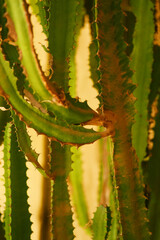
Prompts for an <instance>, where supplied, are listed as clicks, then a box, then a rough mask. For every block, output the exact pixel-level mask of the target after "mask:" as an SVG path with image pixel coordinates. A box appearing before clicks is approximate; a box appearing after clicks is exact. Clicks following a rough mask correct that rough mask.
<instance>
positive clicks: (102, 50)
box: [0, 0, 160, 240]
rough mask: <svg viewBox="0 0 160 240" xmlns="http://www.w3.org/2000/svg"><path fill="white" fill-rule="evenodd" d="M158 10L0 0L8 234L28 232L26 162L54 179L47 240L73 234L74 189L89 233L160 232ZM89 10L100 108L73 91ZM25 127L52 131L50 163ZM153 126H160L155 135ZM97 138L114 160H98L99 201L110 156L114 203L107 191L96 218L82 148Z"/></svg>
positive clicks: (113, 0) (116, 1)
mask: <svg viewBox="0 0 160 240" xmlns="http://www.w3.org/2000/svg"><path fill="white" fill-rule="evenodd" d="M30 9H31V11H30ZM159 9H160V5H159V1H158V0H154V1H152V0H134V1H133V0H108V1H103V0H94V1H85V2H84V0H68V1H66V0H52V1H50V0H45V1H41V0H29V1H26V0H14V1H12V0H0V94H1V99H0V104H1V106H0V107H1V108H0V121H1V126H0V128H1V132H0V143H1V144H3V145H4V150H3V155H4V179H5V184H4V185H5V196H6V203H5V212H4V217H1V228H0V236H2V237H1V238H2V239H6V240H11V239H13V240H14V239H26V240H27V239H28V240H29V239H31V232H32V230H31V225H32V223H31V220H30V215H31V214H30V211H29V205H28V202H27V199H28V195H27V189H28V186H27V175H26V171H27V168H26V161H30V162H31V163H32V164H33V165H34V166H36V168H37V170H39V172H40V173H41V174H42V175H43V176H44V178H47V179H48V181H49V182H50V199H49V201H48V202H49V203H50V215H51V234H50V239H55V240H62V239H68V240H71V239H74V238H75V236H74V227H73V226H74V225H73V209H72V207H71V203H70V201H71V200H70V199H71V195H72V198H73V204H74V208H75V212H76V214H77V216H78V220H79V224H80V225H81V226H82V227H83V228H84V229H85V230H86V232H87V234H89V235H90V237H91V239H94V240H100V239H108V240H116V239H123V240H147V239H152V240H158V239H160V230H159V229H160V228H159V223H160V218H159V190H158V186H159V185H158V183H159V170H160V169H159V166H160V165H159V148H158V144H159V134H160V133H159V125H158V121H159V109H160V104H159V66H160V60H159V51H160V50H159V46H160V39H159V33H160V22H159V14H160V10H159ZM86 14H89V19H90V27H91V36H92V42H91V44H90V48H89V50H90V74H91V78H92V80H93V87H94V88H96V89H97V92H98V95H97V98H98V100H99V107H98V109H97V110H96V111H95V110H93V109H92V108H91V107H90V106H89V105H88V103H87V101H85V102H82V101H80V100H79V98H77V96H76V91H75V86H76V71H75V64H76V62H75V53H76V48H77V39H78V36H79V33H80V29H81V28H82V27H83V21H84V16H85V15H86ZM32 15H35V16H36V17H37V19H38V21H39V22H40V24H41V26H42V29H43V33H44V34H45V37H46V41H47V43H48V47H45V46H43V48H44V50H45V51H46V52H47V54H48V56H49V57H48V58H49V61H48V62H49V63H48V65H49V73H48V74H46V73H45V72H44V70H43V68H42V66H41V62H40V60H39V56H38V54H37V52H36V50H35V46H34V43H33V25H32V24H33V23H32V21H31V16H32ZM150 122H151V123H152V122H154V127H153V124H150ZM87 125H94V126H98V128H97V129H99V130H93V129H91V128H87V127H86V126H87ZM27 127H30V128H33V129H34V130H36V131H37V133H38V134H43V135H45V136H46V137H47V139H48V140H47V141H48V146H46V148H47V152H48V155H47V156H48V165H49V168H44V167H42V166H41V164H40V163H39V161H38V154H37V153H36V152H35V150H34V149H32V144H31V139H30V136H29V134H28V131H27ZM150 131H154V132H155V134H154V135H155V137H152V139H151V137H150ZM99 139H100V140H99ZM95 141H99V144H100V152H101V154H100V156H101V158H104V154H105V151H107V153H108V159H107V160H106V159H101V160H102V162H101V170H100V176H99V199H100V195H101V194H102V193H103V194H105V192H104V191H106V188H103V184H104V178H103V175H104V174H105V169H104V168H105V166H106V165H105V164H104V160H105V161H107V165H108V169H109V176H108V178H109V185H110V201H109V203H108V205H107V202H105V198H104V199H103V204H100V205H99V206H97V210H96V212H95V214H94V218H93V219H89V216H88V211H87V205H86V201H85V194H84V192H83V187H82V172H81V171H82V166H81V164H82V163H81V154H80V149H81V146H82V145H84V144H91V143H93V142H95ZM77 148H79V149H77ZM72 161H74V163H73V164H72ZM69 185H71V188H72V191H69ZM89 221H90V222H91V224H88V225H87V223H88V222H89ZM86 225H87V226H88V227H87V228H86ZM46 234H47V233H46ZM46 236H47V235H46ZM44 238H45V236H44ZM45 239H46V238H45Z"/></svg>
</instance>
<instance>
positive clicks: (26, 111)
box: [0, 53, 109, 145]
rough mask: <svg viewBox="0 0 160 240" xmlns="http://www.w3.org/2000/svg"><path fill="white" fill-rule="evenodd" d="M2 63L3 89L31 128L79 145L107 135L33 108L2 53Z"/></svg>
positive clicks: (0, 69)
mask: <svg viewBox="0 0 160 240" xmlns="http://www.w3.org/2000/svg"><path fill="white" fill-rule="evenodd" d="M0 62H1V65H0V72H1V76H2V77H1V78H0V85H1V88H2V89H3V91H4V92H5V95H6V96H7V97H8V100H9V101H10V102H11V104H12V106H13V107H14V108H15V109H16V110H17V111H18V112H19V113H20V114H22V116H23V119H24V121H26V122H27V124H28V125H29V126H30V127H33V128H35V129H36V130H37V131H38V132H40V133H44V134H46V135H47V136H49V137H52V138H56V139H58V140H59V141H61V142H65V143H73V144H79V145H81V144H84V143H91V142H94V141H95V140H97V139H99V138H101V137H102V136H104V135H105V134H106V133H104V132H103V133H98V132H97V133H96V132H94V131H93V130H89V129H85V128H83V127H80V126H73V125H70V126H69V125H67V124H65V122H62V121H58V120H55V119H53V118H51V117H50V116H49V115H46V114H43V113H41V112H40V111H39V110H38V109H35V108H33V107H32V106H31V105H29V104H28V103H27V102H25V101H24V100H23V99H22V98H21V96H20V95H19V93H18V92H17V90H16V86H15V83H16V79H15V78H14V76H13V73H12V70H11V69H10V68H9V65H8V63H7V62H5V61H4V59H3V56H2V53H0ZM6 73H7V74H8V76H7V75H6ZM20 114H19V115H20ZM20 116H21V115H20ZM22 116H21V117H22ZM107 131H108V130H107ZM107 134H109V133H107Z"/></svg>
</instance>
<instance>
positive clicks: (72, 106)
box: [6, 0, 96, 124]
mask: <svg viewBox="0 0 160 240" xmlns="http://www.w3.org/2000/svg"><path fill="white" fill-rule="evenodd" d="M6 2H7V10H8V12H9V14H10V16H11V18H12V20H13V22H14V26H15V30H16V34H17V38H18V39H17V42H18V46H19V48H20V50H21V52H22V63H23V65H24V68H25V70H26V71H27V76H28V79H29V83H30V85H31V87H32V88H33V90H34V91H35V93H36V94H37V95H38V96H39V98H40V100H41V102H43V105H44V106H46V108H47V109H48V111H51V112H53V113H54V114H55V115H56V116H57V117H61V118H64V119H65V120H66V121H67V122H73V121H75V124H78V123H81V122H85V121H87V120H90V119H92V118H93V117H94V115H95V114H96V113H95V112H94V111H93V110H92V109H91V108H89V106H88V105H87V104H86V103H84V104H83V103H80V102H78V103H77V102H76V101H74V100H72V101H71V99H70V98H68V100H65V96H64V93H63V90H60V89H57V87H56V86H54V84H52V83H50V81H49V79H48V78H47V77H45V76H44V75H43V73H42V71H41V69H40V67H39V62H38V61H37V58H36V56H35V54H34V53H35V51H34V49H33V42H32V37H33V36H32V33H31V29H30V31H29V28H28V25H29V26H30V22H29V23H28V25H27V21H29V19H28V20H27V18H26V16H25V11H24V8H23V2H22V1H21V0H15V1H14V2H13V1H10V0H7V1H6ZM27 16H28V15H27ZM26 20H27V21H26ZM30 37H31V39H30ZM32 50H33V51H32ZM57 80H58V79H57ZM63 80H64V79H63ZM58 81H59V80H58ZM55 102H56V103H55ZM63 104H64V105H65V107H62V106H63ZM71 116H72V117H71ZM73 119H74V120H73Z"/></svg>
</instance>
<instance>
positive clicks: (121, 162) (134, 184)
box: [113, 114, 149, 240]
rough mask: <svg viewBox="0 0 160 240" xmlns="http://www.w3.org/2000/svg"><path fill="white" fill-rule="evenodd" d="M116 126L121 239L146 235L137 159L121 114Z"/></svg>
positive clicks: (116, 166)
mask: <svg viewBox="0 0 160 240" xmlns="http://www.w3.org/2000/svg"><path fill="white" fill-rule="evenodd" d="M122 116H124V114H122ZM115 128H116V130H115V137H114V139H113V141H114V143H115V147H114V167H115V176H116V183H117V189H118V199H119V207H120V216H121V223H122V232H123V239H124V240H125V239H126V240H128V239H130V240H142V239H149V234H148V226H147V219H146V210H145V204H144V197H143V187H142V181H141V177H140V172H139V168H138V159H137V156H136V153H135V150H134V149H133V147H132V145H131V137H130V133H129V132H130V131H129V128H128V125H127V119H125V118H124V117H123V118H121V119H120V120H119V121H118V122H117V123H116V126H115Z"/></svg>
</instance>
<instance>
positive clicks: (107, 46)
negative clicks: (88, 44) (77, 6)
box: [97, 0, 149, 240]
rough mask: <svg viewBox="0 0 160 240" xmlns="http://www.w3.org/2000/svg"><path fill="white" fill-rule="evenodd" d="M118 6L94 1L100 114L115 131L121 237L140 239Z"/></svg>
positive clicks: (141, 216)
mask: <svg viewBox="0 0 160 240" xmlns="http://www.w3.org/2000/svg"><path fill="white" fill-rule="evenodd" d="M120 3H121V1H119V0H116V1H112V0H110V1H107V2H103V1H102V0H99V1H97V11H98V13H97V23H98V39H99V57H100V71H101V84H102V98H103V114H104V115H105V119H106V124H111V125H112V126H113V129H115V135H114V136H113V141H114V167H115V176H116V184H117V188H118V198H119V207H120V216H121V223H122V234H123V238H124V240H125V239H126V240H128V239H130V240H135V239H136V240H137V239H139V240H140V239H149V234H148V229H147V220H146V210H145V205H144V198H143V188H142V182H141V177H140V174H139V169H138V159H137V156H136V153H135V151H134V149H133V148H132V140H131V126H132V123H133V114H134V109H133V103H134V97H133V94H132V91H133V89H134V85H133V84H132V82H131V80H130V77H131V75H132V72H131V71H130V69H129V66H128V65H129V60H128V58H127V57H126V55H125V52H124V50H125V44H124V42H123V27H122V25H121V21H122V11H121V8H120ZM107 121H108V122H109V123H107Z"/></svg>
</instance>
